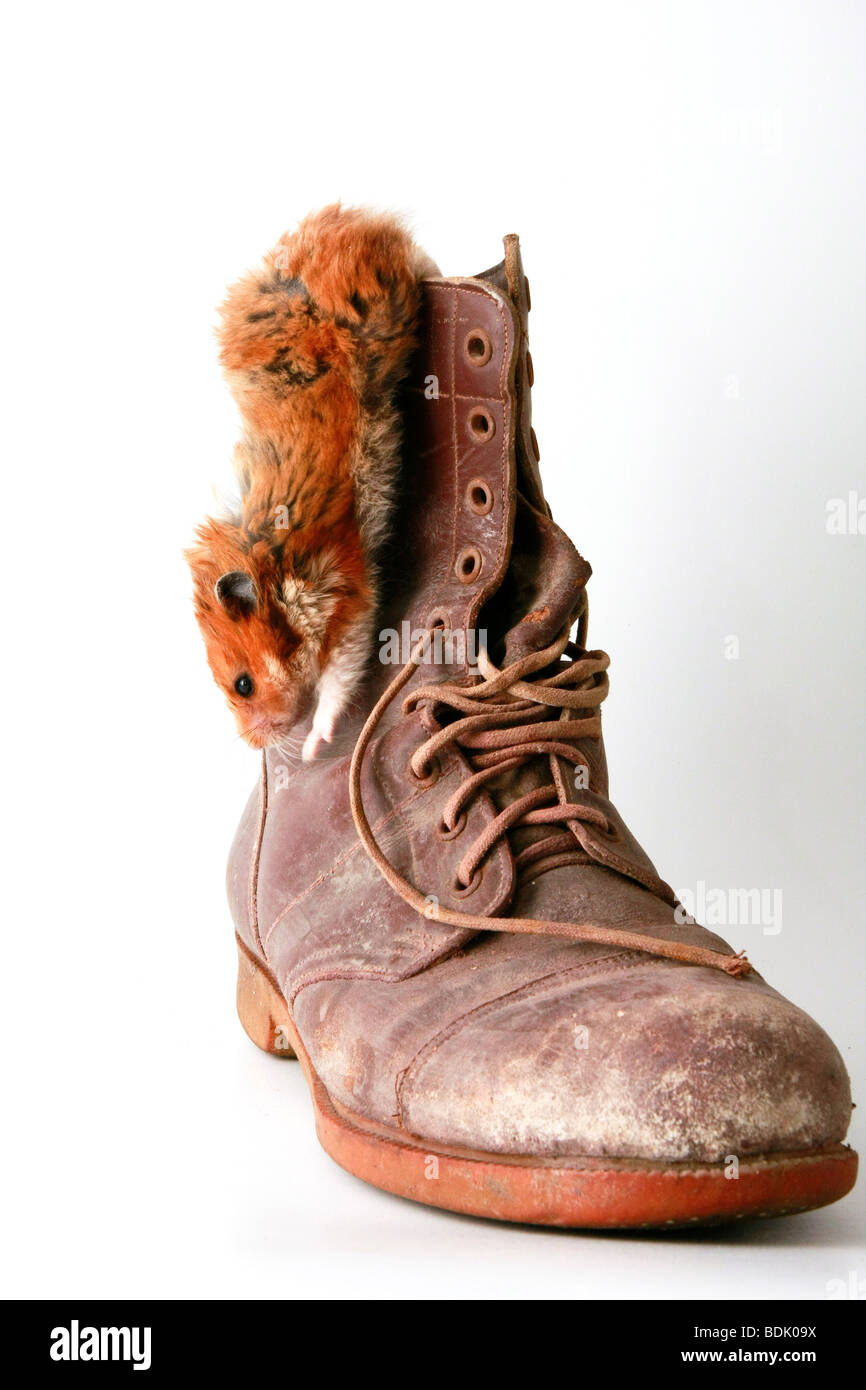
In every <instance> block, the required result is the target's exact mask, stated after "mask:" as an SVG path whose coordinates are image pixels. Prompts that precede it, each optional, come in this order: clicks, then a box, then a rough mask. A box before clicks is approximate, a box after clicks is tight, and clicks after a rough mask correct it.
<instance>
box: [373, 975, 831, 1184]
mask: <svg viewBox="0 0 866 1390" xmlns="http://www.w3.org/2000/svg"><path fill="white" fill-rule="evenodd" d="M398 1092H399V1097H400V1105H401V1112H402V1120H403V1124H404V1125H405V1127H406V1128H407V1129H408V1130H410V1131H412V1132H414V1133H415V1134H418V1135H425V1136H427V1137H429V1138H430V1139H431V1140H433V1139H435V1140H437V1141H438V1142H440V1143H445V1144H455V1145H461V1146H465V1147H469V1148H474V1149H482V1150H486V1151H492V1152H498V1153H512V1154H528V1155H532V1156H536V1157H542V1156H544V1157H562V1156H565V1155H568V1154H583V1155H587V1156H608V1157H618V1158H635V1159H645V1160H653V1159H655V1160H666V1161H669V1162H684V1161H689V1160H699V1161H703V1162H717V1161H720V1160H726V1159H729V1158H730V1157H731V1156H736V1157H746V1156H748V1155H754V1154H761V1153H779V1152H796V1151H802V1150H808V1149H813V1148H817V1147H820V1146H822V1145H825V1144H833V1143H838V1142H839V1141H840V1140H842V1139H843V1138H844V1136H845V1133H846V1131H847V1127H848V1122H849V1119H850V1108H851V1097H850V1088H849V1082H848V1077H847V1073H846V1071H845V1067H844V1064H843V1062H842V1059H841V1057H840V1056H839V1053H838V1052H837V1050H836V1048H835V1047H834V1046H833V1043H832V1042H831V1041H830V1039H829V1038H828V1037H827V1035H826V1033H824V1031H823V1029H821V1028H820V1027H819V1026H818V1024H816V1023H815V1022H814V1021H813V1020H812V1019H811V1018H809V1016H808V1015H807V1014H805V1013H803V1011H802V1010H800V1009H798V1008H796V1007H795V1006H794V1005H793V1004H791V1003H789V1002H788V1001H787V1000H786V999H784V998H782V996H781V995H779V994H778V993H777V992H776V991H775V990H773V989H771V988H770V987H769V986H768V985H766V984H765V983H764V982H763V981H762V980H760V978H758V977H756V976H750V977H747V978H745V979H741V980H732V979H731V978H730V977H729V976H726V975H723V974H721V973H720V972H716V971H713V970H707V969H703V968H696V967H689V966H679V965H674V964H670V963H668V962H660V961H652V962H648V963H644V962H638V963H636V964H634V963H633V964H632V965H631V966H630V967H627V968H622V967H621V968H619V969H618V970H617V971H616V973H615V974H608V975H606V976H604V977H603V978H601V979H595V980H590V981H587V982H586V983H584V984H580V983H579V982H578V983H576V982H575V981H574V980H573V979H572V980H570V979H568V978H567V977H566V978H563V977H560V978H559V979H556V980H553V981H550V982H544V981H541V982H538V983H537V984H535V985H533V986H530V987H528V988H525V989H521V990H518V991H516V992H515V993H514V994H512V995H508V996H506V997H504V998H501V999H498V1000H495V1001H492V1002H491V1003H490V1004H488V1005H486V1006H484V1007H483V1008H480V1009H476V1010H474V1011H472V1012H471V1013H470V1014H468V1015H467V1016H466V1017H465V1018H464V1019H462V1020H459V1021H457V1023H455V1024H454V1025H452V1026H451V1027H450V1028H449V1029H447V1030H446V1032H445V1034H444V1035H439V1036H437V1037H434V1038H433V1039H431V1041H430V1042H429V1043H428V1044H427V1045H426V1047H424V1048H423V1049H422V1050H421V1051H420V1052H419V1054H418V1055H417V1056H416V1058H415V1059H414V1061H413V1062H412V1064H411V1066H410V1067H409V1068H407V1070H406V1072H405V1073H404V1074H403V1075H402V1077H401V1078H400V1081H399V1086H398Z"/></svg>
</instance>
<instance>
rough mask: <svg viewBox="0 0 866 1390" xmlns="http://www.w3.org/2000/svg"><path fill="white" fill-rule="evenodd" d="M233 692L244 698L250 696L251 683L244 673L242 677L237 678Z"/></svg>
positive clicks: (251, 691) (251, 690)
mask: <svg viewBox="0 0 866 1390" xmlns="http://www.w3.org/2000/svg"><path fill="white" fill-rule="evenodd" d="M235 690H236V691H237V692H238V694H239V695H243V696H245V697H246V696H247V695H252V693H253V683H252V680H251V679H250V677H249V676H248V675H247V674H246V673H244V675H242V676H238V678H237V680H236V681H235Z"/></svg>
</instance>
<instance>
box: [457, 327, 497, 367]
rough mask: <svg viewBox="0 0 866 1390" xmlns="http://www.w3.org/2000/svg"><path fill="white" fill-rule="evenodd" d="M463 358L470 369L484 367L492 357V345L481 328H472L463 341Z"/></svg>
mask: <svg viewBox="0 0 866 1390" xmlns="http://www.w3.org/2000/svg"><path fill="white" fill-rule="evenodd" d="M463 356H464V357H465V358H466V361H467V362H468V363H469V365H470V367H484V366H486V365H487V363H488V362H489V361H490V359H491V357H492V356H493V345H492V344H491V342H490V339H489V338H488V336H487V334H486V333H485V332H484V329H483V328H473V329H471V330H470V331H469V332H468V333H467V334H466V337H465V339H464V341H463Z"/></svg>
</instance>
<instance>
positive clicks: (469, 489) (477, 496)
mask: <svg viewBox="0 0 866 1390" xmlns="http://www.w3.org/2000/svg"><path fill="white" fill-rule="evenodd" d="M466 503H467V506H468V507H469V508H470V509H471V510H472V511H473V512H475V514H476V516H486V515H487V513H488V512H489V511H492V509H493V492H492V489H491V488H490V487H489V486H488V485H487V483H485V481H484V479H483V478H473V479H472V481H471V482H470V483H468V484H467V486H466Z"/></svg>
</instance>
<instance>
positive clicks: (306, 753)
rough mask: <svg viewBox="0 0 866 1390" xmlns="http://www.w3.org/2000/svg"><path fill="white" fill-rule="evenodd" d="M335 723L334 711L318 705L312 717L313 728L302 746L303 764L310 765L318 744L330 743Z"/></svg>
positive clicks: (335, 715) (317, 749)
mask: <svg viewBox="0 0 866 1390" xmlns="http://www.w3.org/2000/svg"><path fill="white" fill-rule="evenodd" d="M336 722H337V714H336V711H335V710H329V709H327V708H326V707H324V706H323V705H322V704H319V705H318V707H317V709H316V713H315V715H314V717H313V726H312V728H311V729H310V732H309V733H308V734H307V737H306V738H305V739H304V746H303V748H302V749H301V757H302V759H303V760H304V762H305V763H311V762H312V761H313V760H314V758H315V756H316V754H317V753H318V751H319V745H320V744H322V743H330V742H331V741H332V740H333V737H334V726H335V724H336Z"/></svg>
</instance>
